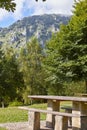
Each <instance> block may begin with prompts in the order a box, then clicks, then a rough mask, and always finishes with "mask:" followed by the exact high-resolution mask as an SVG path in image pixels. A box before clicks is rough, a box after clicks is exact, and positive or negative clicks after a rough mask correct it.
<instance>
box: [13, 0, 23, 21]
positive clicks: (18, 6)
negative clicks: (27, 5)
mask: <svg viewBox="0 0 87 130" xmlns="http://www.w3.org/2000/svg"><path fill="white" fill-rule="evenodd" d="M24 2H25V0H19V1H18V0H15V3H16V10H15V12H14V13H13V17H14V18H15V19H18V18H19V19H20V18H21V17H23V13H22V12H23V4H24Z"/></svg>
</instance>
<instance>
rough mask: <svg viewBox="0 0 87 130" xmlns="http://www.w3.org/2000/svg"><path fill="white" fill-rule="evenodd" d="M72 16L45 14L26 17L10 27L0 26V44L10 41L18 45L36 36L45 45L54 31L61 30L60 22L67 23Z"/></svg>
mask: <svg viewBox="0 0 87 130" xmlns="http://www.w3.org/2000/svg"><path fill="white" fill-rule="evenodd" d="M69 19H70V16H63V15H59V14H58V15H56V14H50V15H47V14H44V15H38V16H31V17H25V18H23V19H22V20H18V21H17V22H15V23H14V24H12V25H11V26H9V27H8V28H0V44H2V43H10V44H15V45H16V47H20V46H22V45H24V44H25V43H26V42H28V41H29V39H30V38H31V37H32V36H36V37H37V38H38V40H39V42H40V43H41V44H42V45H44V44H45V42H46V40H49V39H50V37H51V36H52V32H54V33H55V32H57V31H58V30H59V27H60V24H67V22H68V21H69Z"/></svg>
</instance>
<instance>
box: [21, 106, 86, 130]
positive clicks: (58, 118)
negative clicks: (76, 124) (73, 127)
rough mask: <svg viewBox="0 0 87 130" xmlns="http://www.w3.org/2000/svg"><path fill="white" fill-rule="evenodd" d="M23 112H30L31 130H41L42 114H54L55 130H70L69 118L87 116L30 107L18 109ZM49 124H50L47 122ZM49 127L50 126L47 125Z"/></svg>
mask: <svg viewBox="0 0 87 130" xmlns="http://www.w3.org/2000/svg"><path fill="white" fill-rule="evenodd" d="M18 108H19V109H22V110H27V111H28V112H29V114H28V115H29V120H28V121H29V130H40V113H45V114H52V115H53V116H54V118H55V123H54V124H53V127H52V128H53V129H54V130H68V118H69V117H76V118H79V117H85V115H79V114H72V113H66V112H57V111H49V110H42V109H35V108H29V107H18ZM47 124H49V122H47ZM47 127H49V125H47Z"/></svg>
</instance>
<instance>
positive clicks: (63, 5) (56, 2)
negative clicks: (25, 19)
mask: <svg viewBox="0 0 87 130" xmlns="http://www.w3.org/2000/svg"><path fill="white" fill-rule="evenodd" d="M26 3H27V8H29V10H30V9H33V10H34V12H33V14H44V13H48V14H50V13H62V14H71V10H72V5H73V3H74V0H47V1H46V2H42V0H38V2H35V0H31V1H29V0H26Z"/></svg>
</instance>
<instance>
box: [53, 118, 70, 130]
mask: <svg viewBox="0 0 87 130" xmlns="http://www.w3.org/2000/svg"><path fill="white" fill-rule="evenodd" d="M67 129H68V117H64V116H55V128H54V130H67Z"/></svg>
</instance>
